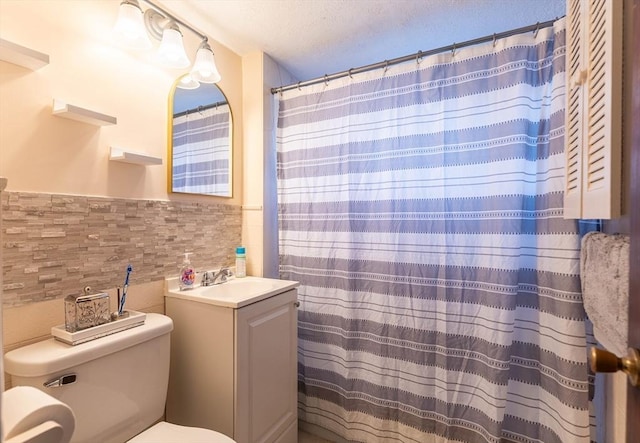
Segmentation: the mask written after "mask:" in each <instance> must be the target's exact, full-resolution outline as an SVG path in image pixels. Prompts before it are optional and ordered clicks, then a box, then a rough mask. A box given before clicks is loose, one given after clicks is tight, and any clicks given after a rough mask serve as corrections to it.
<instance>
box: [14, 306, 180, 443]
mask: <svg viewBox="0 0 640 443" xmlns="http://www.w3.org/2000/svg"><path fill="white" fill-rule="evenodd" d="M172 329H173V322H172V321H171V319H170V318H169V317H167V316H164V315H161V314H147V317H146V321H145V323H144V325H141V326H137V327H134V328H131V329H128V330H126V331H122V332H118V333H115V334H113V335H109V336H106V337H102V338H99V339H96V340H93V341H90V342H87V343H82V344H79V345H76V346H71V345H68V344H65V343H62V342H60V341H57V340H55V339H53V338H51V339H49V340H45V341H42V342H39V343H34V344H32V345H29V346H25V347H22V348H19V349H15V350H13V351H11V352H8V353H7V354H5V357H4V365H5V367H4V369H5V371H6V372H7V373H8V374H10V375H11V385H12V386H33V387H36V388H38V389H41V390H43V391H44V392H46V393H47V394H49V395H51V396H52V397H55V398H57V399H58V400H60V401H62V402H63V403H66V404H67V405H69V406H70V407H71V409H72V410H73V412H74V414H75V416H76V430H75V432H74V434H73V438H72V439H71V443H76V442H77V443H96V442H104V443H110V442H113V443H116V442H117V443H122V442H124V441H126V440H128V439H130V438H131V437H133V436H134V435H136V434H138V433H140V432H142V431H143V430H144V429H146V428H147V427H149V426H151V425H152V424H154V423H155V422H156V421H158V420H159V419H161V418H162V416H163V414H164V405H165V400H166V396H167V385H168V382H169V360H170V359H169V347H170V341H169V334H170V332H171V330H172ZM67 375H75V381H73V382H71V383H67V382H68V381H70V380H72V379H73V377H65V378H62V377H63V376H67ZM56 380H63V381H62V382H61V383H60V386H51V387H46V386H45V385H47V384H50V383H51V382H52V381H53V382H54V384H55V381H56Z"/></svg>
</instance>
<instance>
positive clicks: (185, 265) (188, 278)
mask: <svg viewBox="0 0 640 443" xmlns="http://www.w3.org/2000/svg"><path fill="white" fill-rule="evenodd" d="M190 255H191V252H185V253H184V260H183V261H182V266H181V267H180V276H179V277H178V286H179V287H180V290H181V291H184V290H185V289H191V288H193V284H194V283H195V281H196V271H194V270H193V266H191V261H190V260H189V256H190Z"/></svg>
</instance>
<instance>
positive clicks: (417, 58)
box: [416, 51, 422, 66]
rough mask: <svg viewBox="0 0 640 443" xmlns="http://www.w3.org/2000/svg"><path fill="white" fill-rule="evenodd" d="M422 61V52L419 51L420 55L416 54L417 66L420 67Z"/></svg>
mask: <svg viewBox="0 0 640 443" xmlns="http://www.w3.org/2000/svg"><path fill="white" fill-rule="evenodd" d="M421 61H422V51H418V53H417V54H416V64H417V65H418V66H419V65H420V62H421Z"/></svg>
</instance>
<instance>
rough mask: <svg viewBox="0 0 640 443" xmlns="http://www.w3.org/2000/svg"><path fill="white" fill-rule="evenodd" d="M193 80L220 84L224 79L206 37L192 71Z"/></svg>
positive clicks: (197, 53)
mask: <svg viewBox="0 0 640 443" xmlns="http://www.w3.org/2000/svg"><path fill="white" fill-rule="evenodd" d="M191 78H193V79H194V80H196V81H198V82H200V83H218V82H219V81H220V79H221V78H222V77H221V76H220V73H219V72H218V68H217V67H216V61H215V59H214V57H213V51H212V50H211V46H209V42H208V41H207V38H206V37H205V39H204V40H202V43H200V47H199V48H198V52H196V61H195V62H194V63H193V68H192V69H191Z"/></svg>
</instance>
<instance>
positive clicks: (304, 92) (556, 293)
mask: <svg viewBox="0 0 640 443" xmlns="http://www.w3.org/2000/svg"><path fill="white" fill-rule="evenodd" d="M564 74H565V24H564V19H561V20H558V21H557V22H556V23H555V25H554V27H550V28H546V29H541V30H539V31H537V32H535V33H533V32H530V33H526V34H519V35H516V36H513V37H509V38H507V39H502V40H498V41H496V42H493V43H488V44H485V45H479V46H475V47H469V48H464V49H459V50H457V51H452V52H450V53H443V54H439V55H437V56H432V57H428V58H426V57H425V58H423V59H420V58H416V60H415V61H414V62H410V63H405V64H402V65H395V66H390V67H388V68H387V69H385V70H379V71H373V72H369V73H365V74H358V75H354V76H353V78H349V77H345V78H343V79H339V80H332V81H331V82H329V83H323V84H320V85H316V86H313V87H306V88H304V89H293V90H290V91H287V92H284V93H282V95H281V97H280V98H279V115H278V130H277V157H278V164H277V174H278V206H279V214H278V216H279V224H280V226H279V237H280V240H279V248H280V249H279V254H280V273H281V277H282V278H284V279H291V280H297V281H299V282H300V283H301V285H300V287H299V300H300V302H301V304H300V309H299V348H298V352H299V368H298V371H299V372H298V383H299V385H298V386H299V417H300V418H301V419H302V420H304V421H305V422H307V423H310V424H312V425H317V426H320V427H322V428H325V429H328V430H330V431H332V432H333V433H335V434H337V435H338V436H340V437H342V438H343V439H346V440H350V441H361V442H380V441H401V442H421V443H423V442H441V441H442V442H444V441H464V442H499V441H517V442H545V443H554V442H557V443H567V442H587V441H589V435H590V429H589V412H588V402H589V398H588V397H589V395H588V390H589V383H588V371H587V366H586V343H585V315H584V311H583V308H582V302H581V294H580V283H579V276H578V271H579V233H578V226H577V223H576V222H575V221H572V220H564V219H563V216H562V212H563V209H562V203H563V189H564V183H563V168H564V162H565V160H564V140H563V138H564V108H565V77H564Z"/></svg>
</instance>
